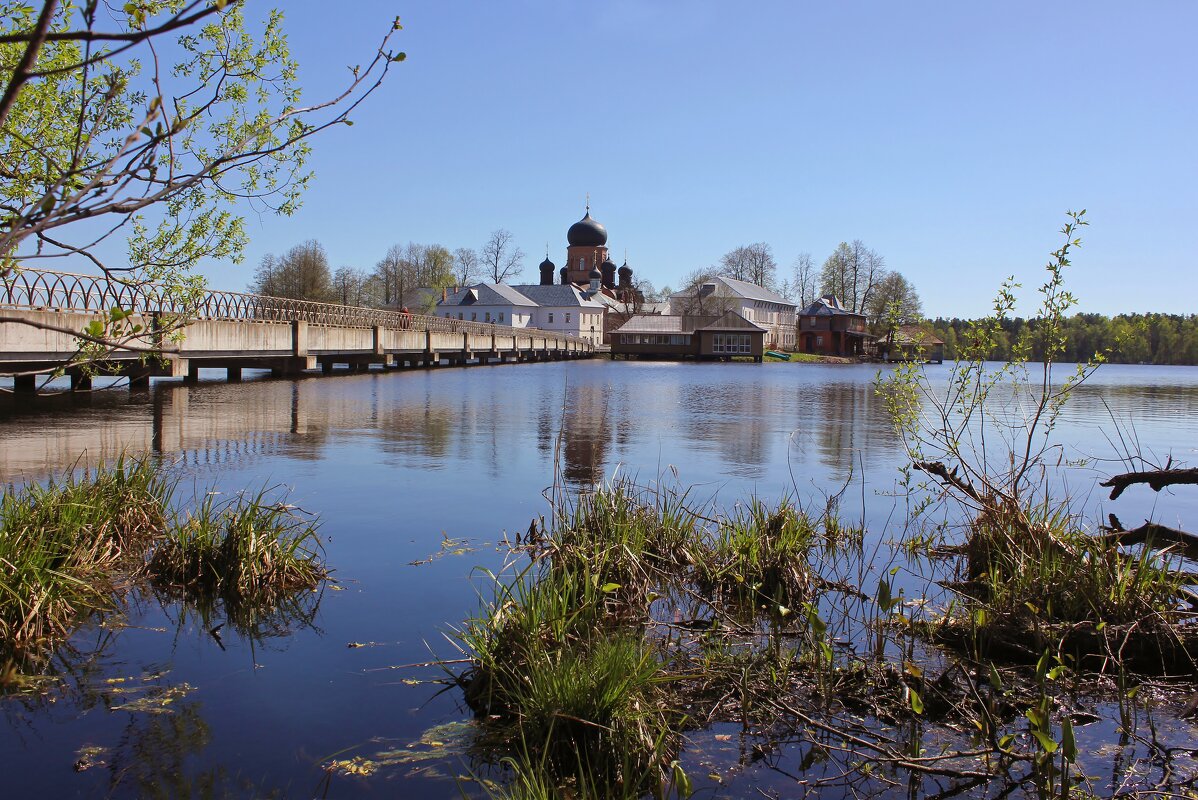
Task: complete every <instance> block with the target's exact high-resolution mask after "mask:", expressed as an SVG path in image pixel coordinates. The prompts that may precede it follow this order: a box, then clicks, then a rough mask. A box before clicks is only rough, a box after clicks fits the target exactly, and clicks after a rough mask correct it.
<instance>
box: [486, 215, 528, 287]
mask: <svg viewBox="0 0 1198 800" xmlns="http://www.w3.org/2000/svg"><path fill="white" fill-rule="evenodd" d="M479 258H480V260H481V261H482V266H483V270H484V271H485V273H486V274H487V275H488V276H489V277H490V278H491V281H492V282H493V283H503V282H504V281H506V280H507V279H508V278H510V277H513V276H516V275H519V274H520V273H521V272H522V271H523V270H524V263H523V262H524V251H523V250H521V249H520V248H519V247H516V246H515V245H514V244H513V243H512V232H511V231H509V230H506V229H504V228H500V229H499V230H497V231H495V232H494V233H492V234H491V238H490V239H488V240H487V243H486V244H484V245H483V246H482V250H481V251H480V253H479Z"/></svg>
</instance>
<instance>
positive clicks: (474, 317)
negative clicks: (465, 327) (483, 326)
mask: <svg viewBox="0 0 1198 800" xmlns="http://www.w3.org/2000/svg"><path fill="white" fill-rule="evenodd" d="M470 321H471V322H478V312H477V311H471V312H470Z"/></svg>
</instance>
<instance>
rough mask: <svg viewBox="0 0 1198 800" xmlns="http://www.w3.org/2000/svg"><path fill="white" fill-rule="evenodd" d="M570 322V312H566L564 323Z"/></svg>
mask: <svg viewBox="0 0 1198 800" xmlns="http://www.w3.org/2000/svg"><path fill="white" fill-rule="evenodd" d="M569 321H570V312H568V311H567V312H566V322H569Z"/></svg>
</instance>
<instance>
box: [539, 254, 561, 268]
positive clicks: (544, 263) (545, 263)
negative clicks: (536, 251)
mask: <svg viewBox="0 0 1198 800" xmlns="http://www.w3.org/2000/svg"><path fill="white" fill-rule="evenodd" d="M541 269H543V270H547V271H549V272H553V271H554V270H555V269H557V267H556V266H555V265H554V263H553V262H552V261H550V260H549V256H545V260H544V261H542V262H541Z"/></svg>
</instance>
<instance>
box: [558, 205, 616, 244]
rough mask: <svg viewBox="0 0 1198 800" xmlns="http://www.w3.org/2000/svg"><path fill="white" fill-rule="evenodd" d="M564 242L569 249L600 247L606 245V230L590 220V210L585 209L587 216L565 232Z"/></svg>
mask: <svg viewBox="0 0 1198 800" xmlns="http://www.w3.org/2000/svg"><path fill="white" fill-rule="evenodd" d="M566 241H567V242H569V243H570V246H571V247H576V246H579V245H582V246H585V247H602V246H603V245H605V244H607V228H605V227H603V226H602V225H600V224H599V223H598V222H596V221H595V220H594V219H592V218H591V212H590V209H587V215H586V216H585V217H583V218H582V219H580V220H579V221H578V222H575V223H574V224H573V225H571V226H570V230H568V231H566Z"/></svg>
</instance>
